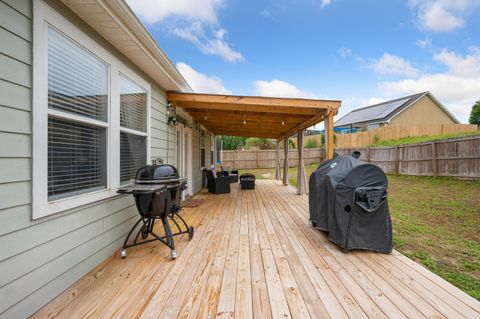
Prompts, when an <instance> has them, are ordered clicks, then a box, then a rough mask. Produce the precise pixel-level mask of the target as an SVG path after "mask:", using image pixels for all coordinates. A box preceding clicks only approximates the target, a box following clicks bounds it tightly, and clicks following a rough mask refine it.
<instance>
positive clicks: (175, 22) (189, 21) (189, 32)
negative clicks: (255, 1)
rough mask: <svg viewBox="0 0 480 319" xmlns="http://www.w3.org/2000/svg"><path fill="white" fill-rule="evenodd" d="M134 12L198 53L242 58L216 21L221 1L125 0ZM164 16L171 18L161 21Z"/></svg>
mask: <svg viewBox="0 0 480 319" xmlns="http://www.w3.org/2000/svg"><path fill="white" fill-rule="evenodd" d="M127 1H128V4H129V5H130V6H131V8H132V9H133V11H135V13H136V14H138V15H139V16H141V17H142V18H143V19H144V21H145V22H147V23H149V24H155V23H165V24H166V25H167V27H168V29H169V31H170V32H172V33H173V34H174V35H176V36H178V37H180V38H182V39H184V40H186V41H189V42H192V43H193V44H194V45H195V46H196V47H197V48H198V49H199V50H200V51H201V52H203V53H204V54H208V55H217V56H220V57H221V58H223V59H224V60H226V61H228V62H232V63H234V62H238V61H242V60H243V56H242V54H241V53H240V52H238V51H235V50H234V49H232V47H231V45H230V44H229V43H228V41H227V40H226V39H225V35H226V33H227V31H226V30H225V29H224V28H222V27H221V25H220V24H219V22H218V15H217V11H218V9H219V8H220V7H221V6H222V5H223V0H175V1H171V0H127ZM167 17H174V18H175V19H171V20H168V23H167V22H166V21H165V20H166V18H167Z"/></svg>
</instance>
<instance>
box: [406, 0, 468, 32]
mask: <svg viewBox="0 0 480 319" xmlns="http://www.w3.org/2000/svg"><path fill="white" fill-rule="evenodd" d="M475 2H476V0H410V1H409V4H410V6H411V7H412V8H414V9H415V10H416V16H417V24H418V26H419V27H420V28H421V29H425V30H430V31H434V32H450V31H453V30H455V29H458V28H460V27H462V26H463V25H464V24H465V16H466V15H467V14H468V13H469V11H471V9H472V8H473V6H474V5H475V4H476V3H475Z"/></svg>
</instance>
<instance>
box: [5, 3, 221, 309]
mask: <svg viewBox="0 0 480 319" xmlns="http://www.w3.org/2000/svg"><path fill="white" fill-rule="evenodd" d="M167 90H168V91H180V92H189V91H191V89H190V87H189V86H188V84H187V83H186V81H185V80H184V79H183V77H182V76H181V75H180V74H179V72H178V71H177V70H176V68H175V66H174V65H173V64H172V63H171V62H170V60H169V59H168V58H167V56H166V55H165V54H164V53H163V51H162V50H161V49H160V48H159V47H158V45H157V44H156V42H155V41H154V40H153V39H152V37H151V36H150V35H149V33H148V32H147V31H146V30H145V28H144V27H143V25H142V24H141V23H140V21H139V20H138V19H137V17H136V16H135V15H134V14H133V13H132V11H131V10H130V8H129V7H128V6H127V5H126V4H125V2H124V1H123V0H105V1H88V3H87V2H85V1H67V0H64V1H57V0H45V1H40V0H0V247H1V250H0V317H2V318H4V317H5V318H21V317H27V316H29V315H30V314H32V313H33V312H35V311H36V310H38V309H39V308H40V307H42V306H43V305H44V304H46V303H47V302H48V301H50V300H51V299H52V298H54V297H55V296H57V295H58V294H59V293H61V292H62V291H64V290H65V289H66V288H67V287H69V286H70V285H72V284H73V283H74V282H75V281H77V280H78V279H79V278H81V277H82V276H83V275H85V274H86V273H87V272H88V271H90V270H91V269H92V268H93V267H94V266H95V265H98V264H99V263H100V262H102V261H103V260H105V259H106V258H108V257H109V256H111V255H112V253H113V252H114V251H115V250H116V249H118V248H119V247H120V246H121V243H122V241H123V240H124V238H125V234H126V233H127V232H128V230H129V229H130V227H131V226H132V223H133V222H134V220H135V219H136V218H138V214H137V211H136V208H135V205H134V201H133V198H132V197H131V196H119V195H117V194H116V189H117V188H118V187H119V186H120V185H121V184H123V183H128V182H129V180H130V179H132V178H133V177H134V176H135V172H136V169H137V168H138V167H139V166H142V165H144V164H146V163H150V161H151V160H153V159H162V160H164V161H165V162H166V163H171V164H174V165H175V166H177V167H178V168H179V170H180V173H181V174H182V175H184V176H187V178H188V183H189V192H190V194H194V193H196V192H198V191H199V190H200V189H201V187H202V172H201V167H202V166H209V165H211V164H212V163H213V162H214V158H213V157H214V154H215V152H214V148H213V145H214V144H215V143H214V141H215V139H214V137H213V135H211V134H210V133H209V132H208V131H206V130H204V129H203V128H202V126H201V125H199V124H198V122H196V121H194V120H193V119H192V118H191V117H190V116H189V115H188V114H186V113H184V112H181V110H177V114H174V112H175V110H174V109H173V108H172V107H170V106H168V105H167V101H166V91H167ZM173 115H176V116H177V118H178V123H179V124H178V125H173V124H172V123H171V121H169V118H170V116H173ZM182 123H183V124H182Z"/></svg>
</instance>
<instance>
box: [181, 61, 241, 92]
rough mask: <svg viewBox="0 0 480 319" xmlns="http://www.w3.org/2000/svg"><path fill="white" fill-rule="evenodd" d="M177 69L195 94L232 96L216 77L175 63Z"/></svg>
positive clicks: (183, 64) (186, 65) (184, 64)
mask: <svg viewBox="0 0 480 319" xmlns="http://www.w3.org/2000/svg"><path fill="white" fill-rule="evenodd" d="M177 69H178V71H179V72H180V73H181V74H182V76H183V77H184V78H185V80H187V82H188V84H190V86H191V87H192V89H193V90H194V91H195V92H197V93H212V94H232V92H231V91H230V90H227V89H226V88H225V87H224V86H223V82H222V80H221V79H220V78H218V77H216V76H208V75H206V74H203V73H200V72H197V71H196V70H195V69H193V68H192V67H191V66H190V65H188V64H186V63H183V62H180V63H177Z"/></svg>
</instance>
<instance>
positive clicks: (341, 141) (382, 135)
mask: <svg viewBox="0 0 480 319" xmlns="http://www.w3.org/2000/svg"><path fill="white" fill-rule="evenodd" d="M476 130H477V126H476V125H467V124H415V125H389V126H386V127H381V128H378V129H375V130H372V131H368V132H358V133H353V134H336V137H335V139H336V141H335V146H336V147H337V148H352V147H366V146H368V145H371V144H374V143H376V142H381V141H388V140H398V139H400V138H403V137H413V136H432V135H442V134H453V133H463V132H473V131H476ZM307 139H308V138H307Z"/></svg>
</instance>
